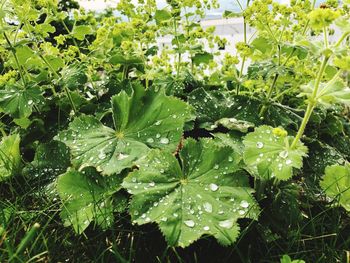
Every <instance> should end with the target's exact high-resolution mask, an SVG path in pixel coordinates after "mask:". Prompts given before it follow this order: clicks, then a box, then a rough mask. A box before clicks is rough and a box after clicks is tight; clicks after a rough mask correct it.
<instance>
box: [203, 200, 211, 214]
mask: <svg viewBox="0 0 350 263" xmlns="http://www.w3.org/2000/svg"><path fill="white" fill-rule="evenodd" d="M203 208H204V210H205V211H206V212H208V213H211V212H213V206H212V205H211V204H210V203H208V202H205V203H204V204H203Z"/></svg>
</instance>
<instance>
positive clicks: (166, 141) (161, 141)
mask: <svg viewBox="0 0 350 263" xmlns="http://www.w3.org/2000/svg"><path fill="white" fill-rule="evenodd" d="M160 143H161V144H168V143H169V139H168V138H165V137H164V138H161V139H160Z"/></svg>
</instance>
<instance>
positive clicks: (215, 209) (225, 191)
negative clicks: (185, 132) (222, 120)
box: [123, 139, 259, 247]
mask: <svg viewBox="0 0 350 263" xmlns="http://www.w3.org/2000/svg"><path fill="white" fill-rule="evenodd" d="M233 151H234V150H233V149H232V148H230V147H221V146H219V145H218V144H217V143H216V142H214V141H213V140H210V139H202V140H200V141H198V142H196V141H195V140H193V139H187V140H186V141H185V142H184V147H183V148H182V150H181V151H180V153H179V156H180V160H181V166H180V164H179V162H178V160H177V159H176V157H174V156H173V155H172V154H171V153H168V152H162V151H160V150H152V151H150V152H149V154H148V155H147V156H146V158H144V159H142V160H140V161H139V162H138V167H139V170H136V171H134V172H132V173H131V174H130V175H129V176H128V177H127V178H125V179H124V182H123V186H124V187H125V188H126V189H127V190H128V192H129V193H131V194H132V195H133V197H132V200H131V203H130V214H131V216H132V219H133V222H135V223H137V224H146V223H149V222H156V223H158V225H159V227H160V229H161V231H162V232H163V234H164V236H165V238H166V240H167V241H168V243H169V245H172V246H181V247H185V246H188V245H189V244H191V243H192V242H193V241H195V240H197V239H198V238H200V237H201V236H202V235H204V234H210V235H213V236H215V237H216V238H217V239H218V241H219V242H220V243H222V244H224V245H229V244H232V243H233V242H234V241H235V239H236V238H237V236H238V233H239V227H238V224H237V219H238V218H253V219H256V218H257V216H258V213H259V209H258V207H257V204H256V202H255V201H254V199H253V197H252V195H251V193H252V191H253V190H252V189H251V188H249V183H248V177H247V174H246V173H244V172H242V171H241V170H239V168H240V167H239V166H238V162H239V158H235V154H234V153H233ZM181 167H182V168H181ZM226 221H230V222H229V223H227V222H226ZM225 222H226V223H225Z"/></svg>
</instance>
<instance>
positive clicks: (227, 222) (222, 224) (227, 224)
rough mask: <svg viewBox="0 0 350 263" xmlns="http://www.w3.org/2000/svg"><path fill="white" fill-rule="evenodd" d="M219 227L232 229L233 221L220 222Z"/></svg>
mask: <svg viewBox="0 0 350 263" xmlns="http://www.w3.org/2000/svg"><path fill="white" fill-rule="evenodd" d="M219 226H221V227H223V228H227V229H230V228H231V227H232V226H233V220H232V219H227V220H223V221H220V222H219Z"/></svg>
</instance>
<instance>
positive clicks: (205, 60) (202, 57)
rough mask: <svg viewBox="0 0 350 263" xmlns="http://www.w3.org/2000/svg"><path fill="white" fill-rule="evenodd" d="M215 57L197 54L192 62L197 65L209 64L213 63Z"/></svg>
mask: <svg viewBox="0 0 350 263" xmlns="http://www.w3.org/2000/svg"><path fill="white" fill-rule="evenodd" d="M213 58H214V56H213V55H212V54H210V53H208V52H202V53H197V54H195V55H194V56H193V57H192V61H193V63H194V64H195V65H200V64H201V63H204V64H208V63H209V62H210V61H212V60H213Z"/></svg>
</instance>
